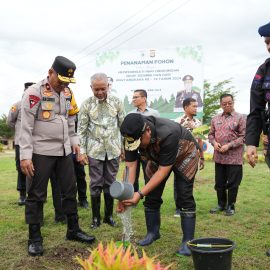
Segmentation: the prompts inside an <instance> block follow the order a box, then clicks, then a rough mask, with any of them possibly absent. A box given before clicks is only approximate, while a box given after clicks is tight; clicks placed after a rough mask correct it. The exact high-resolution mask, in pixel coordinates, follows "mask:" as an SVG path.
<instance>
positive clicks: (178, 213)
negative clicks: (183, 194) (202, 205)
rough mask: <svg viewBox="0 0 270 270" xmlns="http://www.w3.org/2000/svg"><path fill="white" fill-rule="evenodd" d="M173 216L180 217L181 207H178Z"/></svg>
mask: <svg viewBox="0 0 270 270" xmlns="http://www.w3.org/2000/svg"><path fill="white" fill-rule="evenodd" d="M173 216H174V217H180V209H176V210H175V213H174V215H173Z"/></svg>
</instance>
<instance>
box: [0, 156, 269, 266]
mask: <svg viewBox="0 0 270 270" xmlns="http://www.w3.org/2000/svg"><path fill="white" fill-rule="evenodd" d="M123 167H124V165H123V164H122V165H121V170H120V172H119V175H122V170H123ZM172 180H173V179H172V177H171V178H170V180H169V181H168V182H167V185H166V188H165V192H164V195H163V201H164V202H163V206H162V210H161V218H162V225H161V230H160V232H161V239H159V240H158V241H156V242H154V243H153V244H152V245H150V246H148V247H145V251H146V253H147V255H148V256H155V255H159V257H158V258H159V259H160V260H161V262H162V263H163V265H167V264H170V263H173V264H174V265H173V267H172V268H171V269H184V270H191V269H194V268H193V262H192V258H189V257H183V258H179V257H176V256H175V255H174V253H175V251H176V250H177V248H178V247H179V244H180V240H181V237H182V234H181V230H180V219H179V218H175V217H173V214H174V210H175V204H174V200H173V181H172ZM269 180H270V179H269V169H268V168H267V166H266V165H265V164H263V163H261V164H258V165H257V166H256V168H255V169H252V168H251V167H250V166H249V165H247V164H246V165H245V166H244V178H243V181H242V184H241V186H240V191H239V195H238V201H237V205H236V214H235V216H232V217H226V216H224V215H223V214H217V215H211V214H209V209H210V208H211V207H213V206H215V205H216V194H215V191H214V189H213V183H214V164H213V163H211V162H207V163H206V168H205V169H204V170H203V171H200V172H199V174H198V175H197V177H196V184H195V190H194V195H195V198H196V202H197V225H196V226H197V227H196V233H195V237H196V238H199V237H225V238H229V239H231V240H233V241H235V242H236V244H237V247H236V249H235V250H234V251H233V269H234V270H255V269H256V270H266V269H270V258H269V257H267V256H266V255H265V251H266V250H267V249H268V248H270V235H269V230H270V212H269V211H270V204H269V197H270V181H269ZM88 181H89V178H88ZM0 190H1V196H0V207H1V212H0V256H1V262H0V269H1V270H2V269H3V270H7V269H18V270H22V269H35V270H41V269H53V270H54V269H65V270H69V269H80V268H79V266H78V265H77V264H76V263H75V262H74V256H76V255H77V254H81V255H82V256H86V255H87V254H89V253H88V250H87V249H88V246H87V245H85V244H80V243H76V242H70V241H66V240H65V232H66V226H65V225H60V224H55V223H54V211H53V206H52V197H51V191H50V188H49V189H48V202H47V203H46V204H45V206H44V215H45V217H44V227H42V235H43V237H44V249H45V252H44V255H43V256H42V257H35V258H33V257H30V256H28V255H27V237H28V228H27V226H26V225H25V223H24V207H19V206H18V205H17V203H16V202H17V199H18V192H17V191H16V170H15V162H14V157H13V156H7V155H5V154H0ZM88 197H89V191H88ZM102 205H103V203H102ZM102 208H103V207H102ZM79 216H80V225H81V227H82V229H83V230H85V231H87V232H88V233H90V234H94V235H95V236H96V238H97V240H98V241H102V242H109V241H110V240H111V239H113V240H120V239H121V233H122V227H121V223H120V219H119V218H118V217H116V220H117V221H118V226H117V227H116V228H111V227H110V226H108V225H104V224H102V226H101V227H100V228H99V229H97V230H91V229H90V227H89V225H90V221H91V217H90V210H85V209H81V208H80V209H79ZM132 218H133V229H134V239H133V240H134V243H136V241H137V240H138V239H140V238H141V237H143V236H144V235H145V230H146V229H145V221H144V212H143V205H142V202H140V203H139V205H138V206H137V207H136V208H134V210H133V212H132ZM98 241H97V242H96V243H95V244H94V245H93V247H95V246H96V245H97V243H98ZM137 249H138V252H139V253H140V252H141V248H140V247H137ZM217 270H218V267H217Z"/></svg>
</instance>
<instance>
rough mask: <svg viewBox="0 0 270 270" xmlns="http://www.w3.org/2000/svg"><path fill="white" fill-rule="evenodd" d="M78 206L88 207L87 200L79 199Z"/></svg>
mask: <svg viewBox="0 0 270 270" xmlns="http://www.w3.org/2000/svg"><path fill="white" fill-rule="evenodd" d="M79 206H80V207H82V208H85V209H88V208H89V204H88V201H87V200H86V199H85V200H81V201H79Z"/></svg>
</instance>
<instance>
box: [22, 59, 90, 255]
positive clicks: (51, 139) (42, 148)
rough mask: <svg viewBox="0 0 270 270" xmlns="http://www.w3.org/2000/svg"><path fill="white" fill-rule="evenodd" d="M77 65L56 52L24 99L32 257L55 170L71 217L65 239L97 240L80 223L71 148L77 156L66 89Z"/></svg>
mask: <svg viewBox="0 0 270 270" xmlns="http://www.w3.org/2000/svg"><path fill="white" fill-rule="evenodd" d="M75 69H76V66H75V64H74V63H73V62H71V61H70V60H69V59H67V58H65V57H63V56H57V57H56V58H55V60H54V63H53V65H52V67H51V68H50V69H49V71H48V77H47V78H46V79H44V80H42V81H40V82H39V83H37V84H35V85H32V86H31V87H29V88H28V89H27V90H26V91H25V94H24V96H23V100H22V109H21V113H22V122H21V136H20V139H19V144H20V160H21V169H22V172H23V173H24V174H25V175H26V176H27V181H28V186H29V189H28V196H27V199H26V205H25V218H26V223H27V224H29V241H28V253H29V255H31V256H36V255H42V254H43V245H42V236H41V231H40V223H41V221H42V215H43V213H42V209H43V203H44V201H45V199H46V192H47V185H48V180H49V177H50V176H51V174H52V173H53V172H55V174H56V179H57V181H59V185H60V187H61V194H62V207H63V212H64V214H65V215H66V216H67V226H68V228H67V233H66V238H67V239H68V240H75V241H79V242H85V243H92V242H93V241H94V240H95V237H93V236H89V235H87V234H86V233H85V232H83V231H82V230H81V229H80V227H79V224H78V214H77V202H76V192H77V189H76V180H75V175H74V167H73V161H72V152H73V153H76V154H77V158H78V160H79V158H80V147H79V138H78V137H77V135H76V133H75V121H74V116H70V115H69V110H70V107H71V106H70V103H71V96H72V92H71V90H70V89H69V87H68V85H69V83H75V78H74V77H73V75H74V72H75Z"/></svg>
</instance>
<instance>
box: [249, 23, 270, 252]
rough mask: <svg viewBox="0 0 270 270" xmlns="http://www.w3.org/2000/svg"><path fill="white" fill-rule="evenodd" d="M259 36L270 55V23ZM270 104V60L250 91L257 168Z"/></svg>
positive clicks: (253, 160) (251, 143) (252, 152)
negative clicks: (258, 152)
mask: <svg viewBox="0 0 270 270" xmlns="http://www.w3.org/2000/svg"><path fill="white" fill-rule="evenodd" d="M258 32H259V34H260V35H261V36H263V37H264V42H265V44H266V48H267V50H268V52H269V53H270V23H268V24H266V25H263V26H261V27H260V28H259V30H258ZM269 103H270V58H268V59H266V60H265V62H264V63H263V64H262V65H261V66H260V67H259V68H258V70H257V72H256V74H255V77H254V79H253V82H252V86H251V91H250V113H249V115H248V117H247V127H246V145H247V149H246V151H247V152H246V153H247V159H248V163H249V164H250V165H251V166H252V167H255V165H256V162H257V159H258V155H257V150H256V147H258V146H259V141H260V135H261V133H262V131H264V133H266V132H267V133H268V141H269V137H270V135H269V130H266V129H265V121H266V119H265V109H266V106H267V105H268V109H269ZM269 158H270V146H269V144H268V149H267V153H266V160H267V159H268V160H269ZM266 255H267V256H270V249H269V250H268V251H267V252H266Z"/></svg>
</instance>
